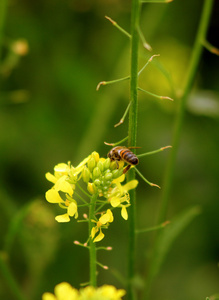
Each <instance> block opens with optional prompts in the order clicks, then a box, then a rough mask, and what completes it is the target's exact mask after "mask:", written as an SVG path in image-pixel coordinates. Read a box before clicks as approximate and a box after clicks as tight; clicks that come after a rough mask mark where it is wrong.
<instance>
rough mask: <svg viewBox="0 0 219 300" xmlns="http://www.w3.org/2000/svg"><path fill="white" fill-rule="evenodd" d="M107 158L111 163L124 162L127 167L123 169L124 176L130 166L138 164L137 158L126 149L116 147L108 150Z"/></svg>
mask: <svg viewBox="0 0 219 300" xmlns="http://www.w3.org/2000/svg"><path fill="white" fill-rule="evenodd" d="M108 157H109V158H110V159H111V160H112V161H113V160H115V161H120V160H122V161H124V162H126V163H127V164H128V166H127V167H126V168H125V169H124V171H123V173H124V174H125V173H126V172H128V170H129V169H130V168H131V166H132V165H137V164H138V163H139V160H138V157H137V156H136V155H135V154H134V153H133V152H132V151H131V150H130V149H128V148H127V147H125V146H117V147H114V148H113V149H111V150H110V152H109V153H108Z"/></svg>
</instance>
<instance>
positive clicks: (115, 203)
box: [110, 196, 121, 207]
mask: <svg viewBox="0 0 219 300" xmlns="http://www.w3.org/2000/svg"><path fill="white" fill-rule="evenodd" d="M120 202H121V201H120V198H119V197H116V196H115V197H112V198H111V199H110V204H111V205H112V207H117V206H119V205H120Z"/></svg>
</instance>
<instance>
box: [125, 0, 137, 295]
mask: <svg viewBox="0 0 219 300" xmlns="http://www.w3.org/2000/svg"><path fill="white" fill-rule="evenodd" d="M139 15H140V2H139V0H132V16H131V36H132V37H131V77H130V98H131V99H130V101H131V105H130V110H129V130H128V136H129V139H128V145H129V146H132V147H133V146H136V140H137V112H138V94H137V92H138V45H139V34H138V26H139ZM127 177H128V181H130V180H133V179H134V178H135V170H134V168H133V169H131V170H130V171H129V172H128V175H127ZM130 201H131V206H130V212H129V253H128V298H129V299H130V300H131V299H134V291H133V279H134V274H135V240H136V235H135V229H136V207H135V206H136V204H135V202H136V194H135V191H134V190H131V191H130Z"/></svg>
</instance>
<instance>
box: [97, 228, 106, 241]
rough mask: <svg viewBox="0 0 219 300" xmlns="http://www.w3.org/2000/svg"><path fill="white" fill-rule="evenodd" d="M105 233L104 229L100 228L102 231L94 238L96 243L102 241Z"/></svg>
mask: <svg viewBox="0 0 219 300" xmlns="http://www.w3.org/2000/svg"><path fill="white" fill-rule="evenodd" d="M104 236H105V235H104V234H103V233H102V231H101V230H100V233H99V234H98V236H97V237H95V239H94V243H95V242H99V241H101V240H102V239H103V238H104Z"/></svg>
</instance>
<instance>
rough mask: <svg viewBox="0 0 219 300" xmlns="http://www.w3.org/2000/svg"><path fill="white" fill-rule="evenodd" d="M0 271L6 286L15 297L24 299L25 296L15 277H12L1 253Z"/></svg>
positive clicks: (18, 299) (19, 299)
mask: <svg viewBox="0 0 219 300" xmlns="http://www.w3.org/2000/svg"><path fill="white" fill-rule="evenodd" d="M0 272H1V274H2V276H3V277H4V279H5V281H6V282H7V284H8V286H9V287H10V290H11V292H12V294H13V295H14V297H15V299H17V300H26V297H25V296H24V295H23V293H22V291H21V289H20V287H19V285H18V283H17V281H16V279H15V278H14V275H13V274H12V272H11V270H10V268H9V267H8V265H7V264H6V262H5V260H4V258H3V257H2V255H0Z"/></svg>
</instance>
